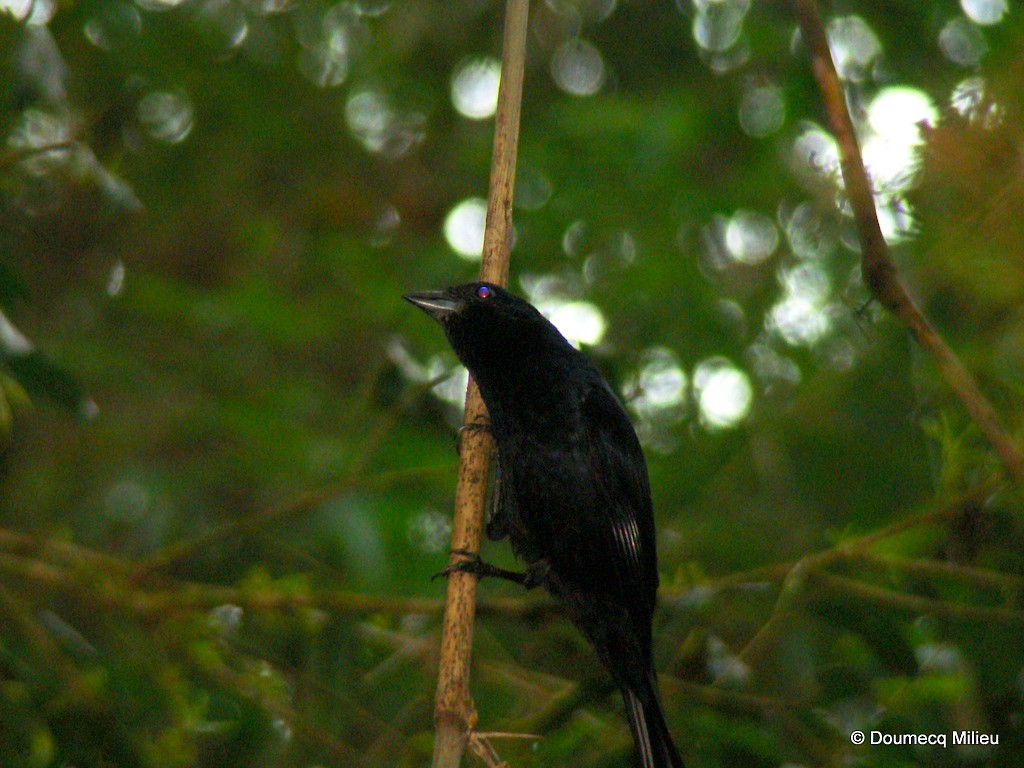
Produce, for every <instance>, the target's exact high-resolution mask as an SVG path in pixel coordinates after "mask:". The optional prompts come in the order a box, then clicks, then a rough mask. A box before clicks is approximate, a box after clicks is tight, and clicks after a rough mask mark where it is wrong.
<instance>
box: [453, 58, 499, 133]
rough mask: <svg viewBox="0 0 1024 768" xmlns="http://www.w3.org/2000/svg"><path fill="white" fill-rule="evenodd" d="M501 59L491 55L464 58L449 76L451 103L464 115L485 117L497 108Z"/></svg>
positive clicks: (471, 118)
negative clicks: (493, 57) (450, 78)
mask: <svg viewBox="0 0 1024 768" xmlns="http://www.w3.org/2000/svg"><path fill="white" fill-rule="evenodd" d="M500 81H501V62H499V61H498V60H497V59H492V58H481V59H467V60H465V61H463V62H462V63H461V64H459V66H458V67H457V68H456V70H455V74H454V75H452V104H453V105H454V106H455V109H456V110H457V111H458V112H459V114H460V115H462V116H463V117H468V118H469V119H470V120H484V119H486V118H488V117H491V116H492V115H493V114H494V112H495V111H496V110H497V108H498V84H499V82H500Z"/></svg>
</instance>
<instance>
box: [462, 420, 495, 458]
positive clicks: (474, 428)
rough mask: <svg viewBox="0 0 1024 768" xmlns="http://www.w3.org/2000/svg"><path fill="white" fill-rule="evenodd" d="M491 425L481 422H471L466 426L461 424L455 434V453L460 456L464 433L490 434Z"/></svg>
mask: <svg viewBox="0 0 1024 768" xmlns="http://www.w3.org/2000/svg"><path fill="white" fill-rule="evenodd" d="M490 431H491V425H490V424H488V423H486V422H483V421H471V422H469V423H468V424H463V425H462V426H461V427H459V429H458V430H457V431H456V432H455V452H456V453H457V454H459V455H460V456H461V455H462V435H463V433H465V432H490Z"/></svg>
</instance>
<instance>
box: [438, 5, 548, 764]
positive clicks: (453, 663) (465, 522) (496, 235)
mask: <svg viewBox="0 0 1024 768" xmlns="http://www.w3.org/2000/svg"><path fill="white" fill-rule="evenodd" d="M529 6H530V4H529V0H508V2H507V5H506V9H505V37H504V41H503V44H502V61H501V86H500V88H499V90H498V111H497V114H496V116H495V125H494V154H493V156H492V157H491V181H490V189H489V190H488V196H487V228H486V230H485V233H484V251H483V262H482V263H481V265H480V279H481V280H485V281H488V282H493V283H499V284H501V285H504V284H505V283H507V282H508V261H509V248H510V245H511V236H512V197H513V191H514V188H515V165H516V148H517V146H518V142H519V112H520V105H521V102H522V93H523V70H524V62H525V59H526V24H527V18H528V16H529ZM487 421H488V418H487V409H486V408H485V407H484V403H483V400H482V399H481V397H480V391H479V390H478V389H477V387H476V383H475V382H472V381H471V382H470V384H469V390H468V391H467V393H466V410H465V416H464V421H463V423H464V424H480V423H487ZM463 438H464V439H463V440H462V450H461V453H460V461H459V480H458V485H457V487H456V490H455V519H454V522H453V524H452V549H453V550H463V551H469V552H478V551H479V550H480V538H481V536H480V534H481V530H482V528H483V519H484V500H485V497H486V494H487V474H488V468H489V466H490V458H491V448H492V444H491V437H490V435H489V434H488V433H487V432H485V431H484V430H480V429H468V430H465V431H464V433H463ZM475 597H476V577H475V576H472V575H471V574H468V573H453V574H451V575H450V576H449V577H448V594H447V599H446V604H445V613H444V624H443V628H442V634H441V656H440V660H439V667H440V668H439V670H438V682H437V695H436V698H435V701H434V729H435V739H434V768H456V767H457V766H458V764H459V761H460V760H461V759H462V753H463V751H464V750H465V747H466V739H467V736H468V734H469V732H470V730H471V727H472V723H473V720H474V712H473V702H472V699H471V697H470V694H469V667H470V654H471V651H472V642H473V618H474V615H475V612H476V606H475V602H474V601H475Z"/></svg>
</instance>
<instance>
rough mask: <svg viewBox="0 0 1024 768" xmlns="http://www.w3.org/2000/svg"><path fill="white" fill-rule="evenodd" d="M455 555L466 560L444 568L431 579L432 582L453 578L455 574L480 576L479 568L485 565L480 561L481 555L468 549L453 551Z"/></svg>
mask: <svg viewBox="0 0 1024 768" xmlns="http://www.w3.org/2000/svg"><path fill="white" fill-rule="evenodd" d="M452 554H453V555H458V556H459V557H464V558H466V559H465V560H459V561H458V562H455V563H452V564H451V565H449V566H448V567H447V568H442V569H441V570H440V571H438V572H437V573H435V574H434V575H433V576H431V577H430V580H431V581H436V580H437V579H439V578H441V577H442V576H446V577H447V576H451V575H452V574H453V573H472V574H474V575H476V576H479V575H480V574H479V573H478V572H477V570H478V569H479V567H480V566H481V565H483V561H482V560H481V559H480V555H478V554H477V553H476V552H470V551H469V550H468V549H453V550H452Z"/></svg>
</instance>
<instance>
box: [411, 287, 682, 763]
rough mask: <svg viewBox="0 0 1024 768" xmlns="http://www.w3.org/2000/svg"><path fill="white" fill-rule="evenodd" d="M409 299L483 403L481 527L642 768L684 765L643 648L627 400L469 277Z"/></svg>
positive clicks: (551, 330)
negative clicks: (616, 708) (487, 481)
mask: <svg viewBox="0 0 1024 768" xmlns="http://www.w3.org/2000/svg"><path fill="white" fill-rule="evenodd" d="M405 298H406V299H407V300H408V301H410V302H411V303H413V304H415V305H416V306H418V307H419V308H420V309H423V310H424V311H425V312H427V313H428V314H430V315H431V316H432V317H433V318H434V319H435V320H437V321H438V322H439V323H440V324H441V326H442V327H443V328H444V332H445V335H446V336H447V338H448V341H449V343H450V344H451V346H452V348H453V349H454V350H455V353H456V354H457V355H458V357H459V359H460V360H461V361H462V363H463V364H464V365H465V366H466V367H467V368H468V369H469V371H470V373H471V374H472V375H473V378H474V379H475V380H476V382H477V385H478V386H479V387H480V394H481V395H482V396H483V399H484V402H485V403H486V405H487V410H488V412H489V414H490V418H491V431H492V433H493V435H494V440H495V443H496V444H497V448H498V471H499V475H500V478H501V479H500V484H499V486H500V490H499V492H498V498H497V500H496V504H495V505H494V513H493V515H492V517H491V519H490V521H489V522H488V525H487V533H488V536H489V537H490V538H492V539H500V538H504V537H505V536H506V535H507V536H508V538H509V539H510V541H511V543H512V548H513V550H514V552H515V553H516V555H517V556H518V557H519V558H521V559H522V560H524V561H525V563H526V566H527V568H526V575H525V577H524V578H523V579H520V580H521V581H523V582H524V583H525V584H526V585H527V586H533V585H535V584H542V585H543V586H544V587H546V588H547V589H548V590H549V591H550V592H551V593H552V594H553V595H554V596H555V597H556V598H557V599H558V600H559V601H560V602H561V603H562V604H563V605H564V606H565V609H566V612H567V613H568V615H569V617H570V619H571V620H572V621H573V623H574V624H575V625H576V626H577V627H578V628H579V630H580V631H581V632H582V633H583V635H584V636H585V637H586V638H587V640H589V641H590V643H591V645H593V647H594V649H595V650H596V651H597V654H598V656H599V657H600V659H601V661H602V662H603V663H604V665H605V667H607V669H608V670H609V671H610V672H611V674H612V677H613V678H614V679H615V682H616V683H617V684H618V685H619V687H620V689H621V690H622V697H623V701H624V702H625V705H626V714H627V717H628V719H629V722H630V727H631V729H632V731H633V737H634V740H635V742H636V745H637V750H638V752H639V755H640V759H641V763H642V765H643V766H644V768H679V767H680V766H682V760H681V759H680V757H679V753H678V752H677V751H676V748H675V746H674V744H673V743H672V738H671V736H670V735H669V732H668V728H667V726H666V725H665V718H664V714H663V711H662V706H661V698H660V695H659V693H658V683H657V678H656V676H655V673H654V665H653V663H652V659H651V617H652V615H653V613H654V604H655V594H656V592H657V588H658V569H657V560H656V555H655V535H654V515H653V512H652V509H651V493H650V487H649V485H648V479H647V465H646V463H645V461H644V456H643V452H642V451H641V449H640V443H639V441H638V440H637V437H636V432H635V431H634V430H633V426H632V424H631V423H630V421H629V417H628V416H627V415H626V412H625V410H624V409H623V407H622V405H621V404H620V403H619V401H618V399H617V398H616V397H615V394H614V393H613V392H612V390H611V388H610V387H609V386H608V384H607V383H606V382H605V381H604V379H603V378H602V377H601V374H600V373H599V372H598V370H597V368H596V367H595V366H594V364H593V363H591V362H590V360H588V359H587V357H586V356H585V355H583V354H582V353H581V352H580V351H579V350H577V349H575V348H574V347H573V346H572V345H571V344H569V342H567V341H566V340H565V338H564V337H563V336H562V335H561V334H560V333H559V332H558V330H557V329H556V328H555V327H554V326H553V325H552V324H551V323H550V322H549V321H548V320H547V319H546V318H544V317H543V316H542V315H541V314H540V312H538V311H537V309H536V308H534V307H533V306H531V305H530V304H529V303H527V302H526V301H523V300H522V299H520V298H518V297H516V296H514V295H512V294H511V293H509V292H508V291H505V290H503V289H502V288H499V287H498V286H495V285H491V284H489V283H470V284H467V285H460V286H455V287H452V288H447V289H445V290H443V291H429V292H423V293H413V294H409V295H407V296H406V297H405ZM465 569H466V570H471V569H472V563H470V564H468V565H467V566H466V567H465ZM494 570H495V569H491V571H490V572H493V571H494ZM478 572H480V573H484V574H486V573H488V571H486V570H483V569H478ZM498 575H505V576H507V575H508V574H507V573H499V574H498Z"/></svg>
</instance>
